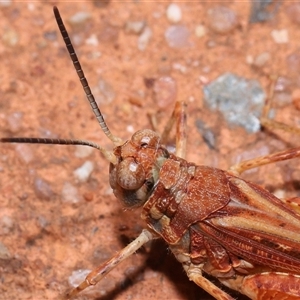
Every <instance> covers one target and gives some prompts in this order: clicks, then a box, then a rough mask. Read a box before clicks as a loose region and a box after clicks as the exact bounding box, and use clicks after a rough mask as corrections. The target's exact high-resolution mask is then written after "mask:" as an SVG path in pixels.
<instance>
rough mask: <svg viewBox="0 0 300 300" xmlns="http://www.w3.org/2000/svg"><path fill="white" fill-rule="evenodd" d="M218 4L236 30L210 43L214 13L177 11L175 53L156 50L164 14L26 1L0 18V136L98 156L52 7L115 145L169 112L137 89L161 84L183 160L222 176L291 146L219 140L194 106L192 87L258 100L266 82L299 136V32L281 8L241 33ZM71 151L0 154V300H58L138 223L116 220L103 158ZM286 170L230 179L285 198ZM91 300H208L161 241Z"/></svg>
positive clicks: (276, 141)
mask: <svg viewBox="0 0 300 300" xmlns="http://www.w3.org/2000/svg"><path fill="white" fill-rule="evenodd" d="M230 3H231V4H229V3H225V2H223V5H225V6H227V7H228V8H230V9H232V10H233V11H234V12H236V14H237V17H238V19H237V20H238V21H237V25H236V26H235V28H233V29H232V30H231V31H229V32H225V33H223V34H219V33H216V32H215V31H214V30H212V29H211V28H210V27H209V21H208V15H207V14H208V11H209V9H211V8H213V7H215V6H216V5H217V4H216V3H209V2H205V3H204V2H203V3H202V1H189V2H180V3H179V4H178V5H179V6H180V8H181V11H182V19H181V21H180V22H179V24H181V25H185V26H186V28H188V30H189V32H190V36H189V40H188V43H187V44H186V45H185V46H184V47H182V48H172V47H170V46H169V45H168V44H167V42H166V39H165V37H164V33H165V31H166V29H167V28H168V27H169V26H170V25H171V23H170V22H169V21H168V19H167V18H166V9H167V7H168V2H157V1H156V2H144V1H127V2H126V3H124V2H119V1H111V2H106V3H105V2H101V3H100V2H93V1H89V2H78V1H75V2H65V1H62V2H60V1H34V2H27V1H26V2H12V3H11V4H10V5H9V6H7V7H5V6H4V7H1V8H0V16H1V18H0V38H1V39H2V42H1V43H0V58H1V71H0V95H1V100H0V135H1V136H37V137H39V136H41V137H61V138H63V137H64V138H83V139H88V140H93V141H95V142H97V143H99V144H101V145H102V146H103V147H105V148H109V149H111V148H112V145H111V143H110V141H109V140H108V139H107V138H106V137H105V136H104V134H103V133H102V132H101V130H100V128H99V126H98V124H97V122H96V121H95V118H94V116H93V114H92V112H91V110H90V108H89V106H88V104H87V102H86V100H85V96H84V94H83V92H82V89H81V86H80V83H79V82H78V79H77V77H76V74H75V72H74V70H73V68H72V64H71V62H70V59H69V57H68V55H67V53H66V51H65V49H64V44H63V41H62V39H61V37H60V35H59V33H58V30H57V25H56V23H55V19H54V17H53V13H52V7H53V5H57V6H58V7H59V9H60V11H61V14H62V17H63V19H64V20H66V21H67V22H66V23H67V27H68V29H69V31H70V35H71V38H73V39H74V45H75V48H76V50H77V51H78V55H79V57H80V60H81V63H82V65H83V67H84V70H85V73H86V75H87V77H88V79H89V81H90V85H91V87H92V89H93V90H94V92H95V96H96V98H97V99H98V101H99V103H100V106H101V109H102V111H103V113H104V115H105V118H106V121H107V123H108V125H109V127H110V129H111V131H112V132H113V133H115V134H117V135H118V136H120V137H121V138H123V139H128V138H129V137H130V136H131V134H132V133H133V132H135V131H136V130H138V129H142V128H149V127H150V123H149V118H148V114H149V113H150V114H151V113H152V114H157V115H158V116H157V120H158V127H159V130H160V131H161V130H162V128H163V126H164V124H165V122H166V121H167V119H168V117H169V116H170V114H171V111H172V106H173V102H174V101H173V100H172V101H173V102H172V101H171V103H170V104H169V105H166V104H165V103H164V102H162V103H161V102H159V101H157V100H159V99H157V97H155V93H154V92H153V87H152V85H151V82H152V83H153V82H155V80H158V78H161V77H162V76H171V77H172V78H173V80H174V82H175V83H176V87H177V98H178V99H180V100H184V101H186V103H187V104H188V107H187V114H188V129H189V138H188V151H187V152H188V154H187V159H188V160H190V161H194V162H195V163H197V164H206V165H211V166H215V167H220V168H223V169H227V168H228V167H229V166H231V165H232V164H234V163H236V162H237V161H239V160H242V159H243V158H245V157H255V156H258V155H260V153H264V151H267V152H275V151H276V150H282V149H287V148H289V147H292V146H296V145H297V144H298V146H299V142H298V143H297V140H298V139H297V137H296V138H295V136H293V135H290V134H282V133H281V132H279V133H277V132H276V134H274V133H272V134H271V133H268V132H258V133H254V134H249V133H247V132H246V131H245V130H244V129H243V128H240V127H233V126H228V124H226V122H225V121H224V119H223V118H222V117H221V115H220V113H219V112H217V111H211V110H209V109H208V108H207V107H206V106H205V104H204V102H203V93H202V88H203V85H204V84H207V83H209V82H211V81H212V80H214V79H215V78H216V77H218V76H219V75H221V74H223V73H225V72H229V71H230V72H232V73H235V74H238V75H240V76H244V77H246V78H249V79H257V80H258V81H259V82H260V83H261V85H262V86H263V88H264V89H265V91H266V93H268V86H269V84H270V80H269V76H280V77H281V78H282V81H281V82H282V83H280V84H279V85H278V86H277V89H278V92H277V94H276V95H275V96H276V97H275V100H274V103H275V104H274V105H275V110H274V114H275V115H276V117H275V118H276V119H277V120H281V121H283V122H285V123H288V124H290V125H293V126H297V125H299V122H300V118H299V108H300V105H299V97H298V96H299V89H300V76H299V72H300V54H299V52H297V51H299V41H300V30H299V24H297V23H296V21H293V19H292V18H291V17H290V15H289V14H288V13H287V10H288V7H289V6H290V5H291V2H289V1H286V2H285V3H283V4H281V6H280V7H279V9H278V12H277V13H276V14H275V16H274V18H273V19H272V20H269V21H266V22H264V23H253V24H250V23H249V15H250V2H247V1H235V2H230ZM77 12H87V13H88V14H89V19H88V20H87V21H84V22H83V23H82V24H80V25H78V26H75V25H69V23H68V21H69V20H70V18H71V16H73V15H74V14H76V13H77ZM296 17H297V15H296ZM296 17H295V18H296ZM141 20H142V21H146V23H147V26H148V28H150V29H151V31H152V36H151V38H150V40H149V42H148V44H147V45H146V46H145V49H144V50H139V49H138V40H139V38H140V35H141V34H140V33H139V34H134V33H131V32H129V33H128V32H126V30H125V27H126V26H125V25H126V23H127V22H128V21H141ZM197 26H200V27H197ZM201 26H204V27H201ZM196 28H198V29H201V28H204V29H205V31H206V32H205V34H204V35H203V36H199V34H198V36H197V34H196V33H195V31H196ZM274 30H276V32H277V33H278V31H280V30H283V31H284V30H285V31H286V32H288V40H286V42H284V43H278V42H275V41H274V39H273V37H272V34H271V33H272V31H273V33H274ZM284 34H285V33H283V35H284ZM264 52H266V53H268V59H267V60H266V61H263V63H262V64H259V63H258V64H257V66H254V65H253V64H252V63H251V62H253V61H255V59H256V58H257V57H259V55H261V54H262V53H264ZM297 53H298V54H297ZM291 55H294V56H291ZM103 82H104V84H105V91H106V92H107V94H106V96H104V97H103V95H102V94H101V86H103ZM146 83H147V84H146ZM101 84H102V85H101ZM165 106H167V107H165ZM197 120H201V121H203V122H204V123H205V124H206V126H207V127H208V128H210V129H211V131H212V132H213V133H214V136H215V137H216V146H215V148H214V149H211V148H210V147H209V145H207V144H206V143H205V142H204V140H203V137H202V136H201V133H200V132H199V130H198V129H197V126H196V122H197ZM76 149H77V148H76V147H72V146H68V147H62V146H43V145H42V146H41V145H18V146H16V145H7V144H2V145H1V146H0V207H1V209H0V246H1V247H0V250H1V251H0V254H1V259H0V276H1V277H0V278H1V280H0V299H57V297H58V295H60V294H63V293H64V292H65V291H66V290H67V289H68V287H69V284H68V279H69V278H70V276H71V275H72V272H73V271H78V270H80V269H82V270H87V269H92V268H93V267H95V266H97V265H99V264H100V263H101V262H103V261H105V260H107V259H108V258H110V257H111V256H112V255H114V253H116V251H118V250H120V249H122V248H123V247H124V246H125V245H126V244H127V243H128V242H129V241H131V240H133V239H134V238H135V237H136V236H137V235H138V234H139V232H140V231H141V229H142V228H143V227H144V226H145V225H144V224H143V223H142V221H141V220H140V219H139V212H131V211H124V209H123V208H122V206H121V205H120V203H119V202H118V201H116V200H115V198H114V196H113V194H112V192H111V190H110V187H109V182H108V163H107V162H106V161H105V160H104V158H103V157H102V156H101V155H100V154H99V153H97V151H96V150H93V151H92V153H91V154H90V155H89V156H87V157H84V158H81V157H78V154H76V153H77V152H76V151H77V150H76ZM85 154H86V155H88V153H85ZM86 161H90V162H92V164H93V172H92V174H91V175H90V177H89V179H88V180H87V181H85V182H80V181H79V180H78V178H76V176H75V175H74V173H73V172H74V170H76V169H77V168H78V167H80V166H82V165H83V164H84V163H85V162H86ZM297 166H299V163H295V162H282V163H278V164H274V165H272V166H267V167H264V168H260V169H259V170H254V171H252V172H248V173H247V174H245V176H244V178H247V179H249V180H252V181H254V182H256V183H259V184H261V185H263V186H265V187H267V188H268V189H269V190H270V191H272V192H276V193H277V194H279V195H281V196H282V197H292V196H297V195H298V196H299V195H300V189H299V179H300V172H299V169H297ZM66 186H67V187H71V190H72V191H73V192H74V201H73V200H72V199H69V197H67V196H66V195H65V194H64V192H63V191H64V188H66ZM68 191H69V190H68ZM73 202H75V203H73ZM233 295H234V296H235V297H237V299H245V297H242V296H239V295H236V294H233ZM97 297H99V299H178V300H179V299H212V298H211V297H210V296H209V295H206V294H205V293H204V292H203V291H202V290H201V289H200V288H198V287H197V286H196V285H195V284H193V283H190V282H189V281H188V279H187V278H186V276H185V274H184V272H183V270H182V267H181V266H180V264H179V263H177V262H176V261H175V259H174V258H173V256H172V254H171V253H170V251H168V247H167V245H166V244H165V243H164V242H162V241H155V242H153V243H152V244H151V245H147V246H146V247H144V248H143V249H142V250H141V251H139V252H138V253H137V254H135V255H133V256H132V257H130V258H129V259H128V260H127V261H126V262H124V263H123V264H122V265H120V266H119V267H117V268H116V269H115V270H113V271H112V272H111V274H109V275H108V276H107V277H106V278H105V279H104V280H103V281H102V282H101V283H99V284H98V285H97V286H96V287H95V288H93V289H91V290H90V292H89V293H86V294H84V295H82V296H80V297H79V298H80V299H95V298H97Z"/></svg>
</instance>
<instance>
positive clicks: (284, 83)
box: [274, 76, 293, 92]
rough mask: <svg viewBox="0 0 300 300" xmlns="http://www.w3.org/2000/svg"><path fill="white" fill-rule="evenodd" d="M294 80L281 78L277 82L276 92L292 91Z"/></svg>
mask: <svg viewBox="0 0 300 300" xmlns="http://www.w3.org/2000/svg"><path fill="white" fill-rule="evenodd" d="M292 84H293V83H292V80H291V79H289V78H288V77H285V76H279V77H278V78H277V80H276V82H275V86H274V91H275V92H286V91H290V89H291V87H292Z"/></svg>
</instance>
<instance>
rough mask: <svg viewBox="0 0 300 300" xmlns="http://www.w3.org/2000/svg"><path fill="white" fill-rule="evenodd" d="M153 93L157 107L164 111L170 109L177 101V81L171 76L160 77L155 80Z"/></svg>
mask: <svg viewBox="0 0 300 300" xmlns="http://www.w3.org/2000/svg"><path fill="white" fill-rule="evenodd" d="M153 91H154V99H155V101H156V103H157V106H158V107H159V108H162V109H165V108H168V107H169V106H170V105H173V103H174V102H175V100H176V96H177V85H176V81H175V80H174V79H173V78H172V77H169V76H163V77H160V78H159V79H157V80H155V82H154V86H153Z"/></svg>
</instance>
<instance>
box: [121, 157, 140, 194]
mask: <svg viewBox="0 0 300 300" xmlns="http://www.w3.org/2000/svg"><path fill="white" fill-rule="evenodd" d="M116 177H117V182H118V184H119V185H120V186H121V187H122V188H124V189H125V190H136V189H138V188H139V187H141V186H142V185H143V183H144V182H145V172H144V169H143V167H142V166H141V164H138V163H136V162H135V161H134V159H133V158H126V159H124V160H123V161H121V162H120V163H119V164H118V166H117V172H116Z"/></svg>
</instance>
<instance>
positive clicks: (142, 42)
mask: <svg viewBox="0 0 300 300" xmlns="http://www.w3.org/2000/svg"><path fill="white" fill-rule="evenodd" d="M151 36H152V30H151V29H150V27H148V26H147V27H146V28H145V29H144V31H143V32H142V34H141V35H140V36H139V38H138V49H139V50H140V51H144V50H145V49H146V48H147V46H148V44H149V41H150V39H151Z"/></svg>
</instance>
